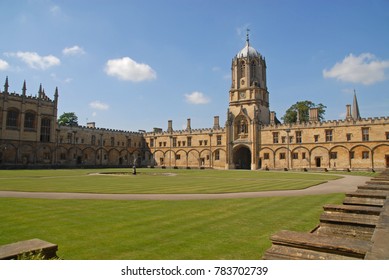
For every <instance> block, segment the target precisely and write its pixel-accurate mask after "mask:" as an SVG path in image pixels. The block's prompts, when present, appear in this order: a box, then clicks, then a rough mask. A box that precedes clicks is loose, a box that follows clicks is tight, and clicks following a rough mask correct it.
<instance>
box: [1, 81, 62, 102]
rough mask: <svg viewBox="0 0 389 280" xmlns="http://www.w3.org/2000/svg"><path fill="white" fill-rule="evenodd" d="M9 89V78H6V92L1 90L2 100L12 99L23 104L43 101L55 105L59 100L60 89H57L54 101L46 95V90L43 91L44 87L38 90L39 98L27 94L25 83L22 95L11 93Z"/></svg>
mask: <svg viewBox="0 0 389 280" xmlns="http://www.w3.org/2000/svg"><path fill="white" fill-rule="evenodd" d="M8 88H9V85H8V77H7V78H6V80H5V84H4V90H3V91H1V90H0V98H1V99H3V100H6V99H11V100H13V101H21V102H25V101H37V102H41V101H46V102H50V103H55V102H56V101H57V99H58V88H56V89H55V93H54V100H52V99H50V98H49V97H48V96H47V95H46V93H45V90H44V89H42V85H40V86H39V90H38V96H36V95H35V96H32V95H27V94H26V92H27V88H26V82H25V81H24V83H23V88H22V93H21V94H20V93H16V92H15V91H14V92H9V91H8Z"/></svg>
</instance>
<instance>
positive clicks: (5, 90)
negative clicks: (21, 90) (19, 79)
mask: <svg viewBox="0 0 389 280" xmlns="http://www.w3.org/2000/svg"><path fill="white" fill-rule="evenodd" d="M8 88H9V84H8V76H7V77H6V78H5V84H4V93H6V94H7V93H8Z"/></svg>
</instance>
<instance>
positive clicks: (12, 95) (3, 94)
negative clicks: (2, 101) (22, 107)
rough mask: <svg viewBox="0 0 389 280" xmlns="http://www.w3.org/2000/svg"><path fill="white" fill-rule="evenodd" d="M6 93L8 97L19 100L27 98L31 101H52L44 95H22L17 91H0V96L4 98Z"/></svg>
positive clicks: (26, 99)
mask: <svg viewBox="0 0 389 280" xmlns="http://www.w3.org/2000/svg"><path fill="white" fill-rule="evenodd" d="M6 95H7V97H8V98H13V99H15V100H21V101H23V100H24V101H28V100H32V101H47V102H50V103H53V102H54V101H53V100H52V99H50V98H49V97H48V96H46V95H44V96H42V97H39V96H36V95H35V96H33V95H22V94H19V93H16V92H10V93H8V94H7V93H5V92H1V91H0V96H1V97H2V98H5V96H6Z"/></svg>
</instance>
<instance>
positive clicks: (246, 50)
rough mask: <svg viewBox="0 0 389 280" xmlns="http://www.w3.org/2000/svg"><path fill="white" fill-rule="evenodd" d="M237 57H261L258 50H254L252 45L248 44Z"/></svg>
mask: <svg viewBox="0 0 389 280" xmlns="http://www.w3.org/2000/svg"><path fill="white" fill-rule="evenodd" d="M237 56H238V57H239V58H240V57H247V56H261V55H260V54H259V52H257V50H256V49H254V48H253V47H252V46H250V44H249V43H248V42H247V43H246V46H245V47H244V48H243V49H242V50H241V51H240V52H239V53H238V54H237Z"/></svg>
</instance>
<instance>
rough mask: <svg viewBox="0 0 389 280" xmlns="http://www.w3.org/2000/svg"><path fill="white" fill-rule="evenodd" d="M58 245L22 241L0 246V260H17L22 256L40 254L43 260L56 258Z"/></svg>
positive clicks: (35, 240)
mask: <svg viewBox="0 0 389 280" xmlns="http://www.w3.org/2000/svg"><path fill="white" fill-rule="evenodd" d="M57 250H58V245H57V244H53V243H50V242H47V241H44V240H41V239H30V240H23V241H19V242H16V243H11V244H6V245H2V246H0V260H11V259H17V258H18V257H20V256H22V255H23V254H28V253H32V254H34V253H40V254H41V255H42V257H44V258H45V259H51V258H56V257H57V254H56V252H57Z"/></svg>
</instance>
